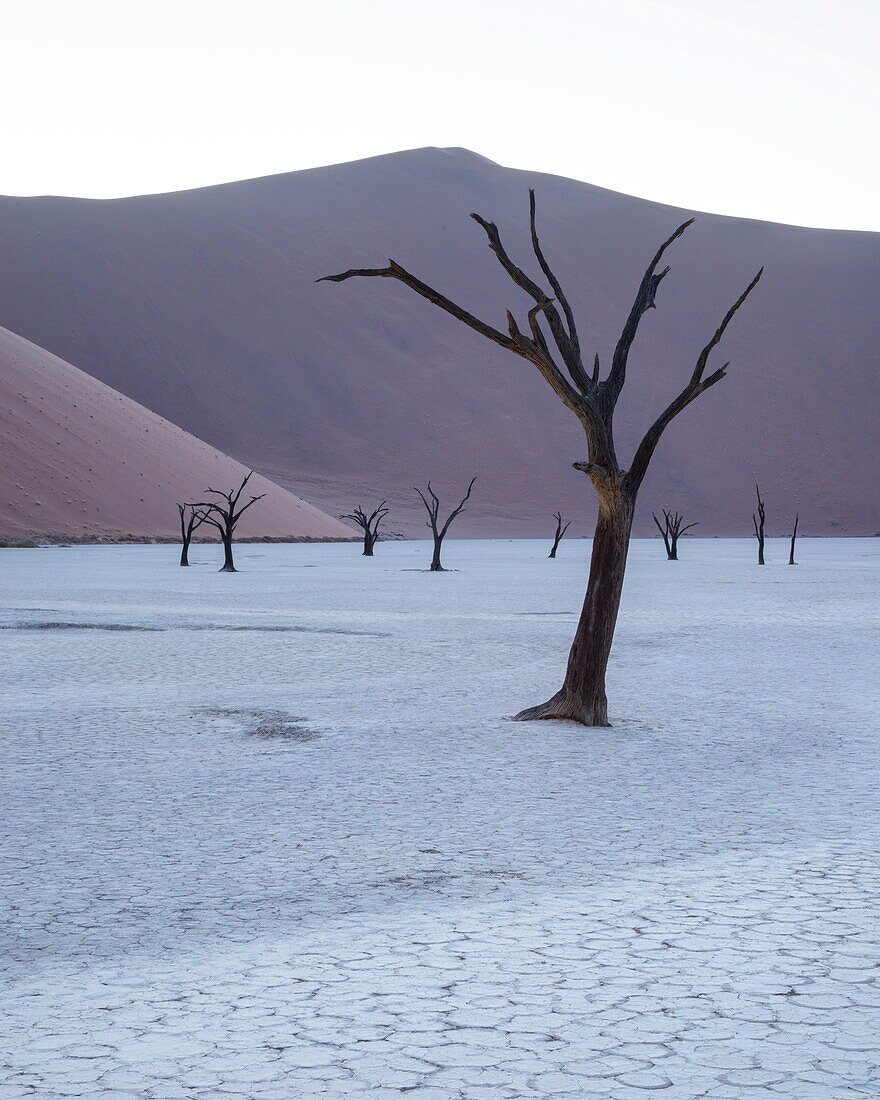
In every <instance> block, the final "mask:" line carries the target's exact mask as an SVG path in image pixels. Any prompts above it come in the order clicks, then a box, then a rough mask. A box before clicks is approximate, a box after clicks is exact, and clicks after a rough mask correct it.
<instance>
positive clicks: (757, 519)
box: [752, 485, 764, 565]
mask: <svg viewBox="0 0 880 1100" xmlns="http://www.w3.org/2000/svg"><path fill="white" fill-rule="evenodd" d="M755 495H756V496H757V498H758V513H757V515H756V514H755V513H754V512H752V523H753V525H754V528H755V538H756V539H757V540H758V565H763V564H764V501H763V500H762V499H761V490H760V489H759V488H758V486H757V485H756V486H755Z"/></svg>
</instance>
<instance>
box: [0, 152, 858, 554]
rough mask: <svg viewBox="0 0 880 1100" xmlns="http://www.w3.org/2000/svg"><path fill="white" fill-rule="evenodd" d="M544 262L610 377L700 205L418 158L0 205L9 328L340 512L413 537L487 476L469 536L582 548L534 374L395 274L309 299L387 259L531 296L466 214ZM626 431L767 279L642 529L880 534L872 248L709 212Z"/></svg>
mask: <svg viewBox="0 0 880 1100" xmlns="http://www.w3.org/2000/svg"><path fill="white" fill-rule="evenodd" d="M530 186H533V187H535V189H536V191H537V198H538V219H539V228H540V231H541V237H542V242H543V244H544V248H545V251H546V253H547V255H548V258H549V259H550V261H551V263H552V264H553V265H554V267H555V269H556V270H557V273H558V275H559V276H560V278H561V280H562V282H563V285H564V286H565V287H566V290H567V293H568V297H569V298H570V299H571V301H572V305H573V306H574V309H575V312H576V314H577V318H578V326H579V330H580V337H581V343H582V346H583V349H584V353H585V358H587V359H588V360H592V356H593V353H594V352H596V351H597V352H598V353H599V356H600V360H601V362H602V365H603V369H607V366H608V364H609V362H610V357H611V352H612V350H613V347H614V343H615V341H616V338H617V336H618V334H619V331H620V328H621V325H622V323H623V320H624V318H625V317H626V314H627V311H628V309H629V307H630V305H631V302H632V299H633V295H634V293H635V290H636V287H637V285H638V280H639V278H640V276H641V273H642V271H643V270H644V267H645V264H646V263H647V261H648V259H649V258H650V256H651V255H652V253H653V252H654V250H655V248H656V246H657V244H658V243H659V242H660V241H661V240H662V239H664V238H665V237H666V236H667V235H668V234H669V233H670V232H671V230H672V229H673V228H674V227H675V226H676V225H677V224H679V223H680V222H681V221H683V220H684V219H685V218H686V217H688V216H689V215H690V213H691V212H690V211H684V210H678V209H674V208H671V207H666V206H661V205H659V204H656V203H651V202H648V201H645V200H642V199H636V198H631V197H628V196H624V195H619V194H616V193H613V192H609V191H604V190H601V189H599V188H596V187H592V186H590V185H588V184H584V183H578V182H576V181H572V180H567V179H561V178H557V177H552V176H542V175H538V174H536V173H530V172H520V171H513V170H510V169H506V168H502V167H500V166H498V165H496V164H493V163H491V162H490V161H487V160H485V159H484V158H481V157H479V156H477V155H475V154H473V153H469V152H467V151H465V150H458V149H446V150H444V149H420V150H414V151H410V152H405V153H397V154H392V155H389V156H384V157H376V158H372V159H370V160H365V161H359V162H354V163H350V164H343V165H336V166H332V167H328V168H321V169H315V170H311V171H307V172H296V173H291V174H288V175H281V176H274V177H269V178H266V179H259V180H251V181H246V182H242V183H235V184H228V185H224V186H220V187H212V188H206V189H202V190H197V191H190V192H182V193H177V194H170V195H159V196H150V197H143V198H132V199H118V200H111V201H87V200H74V199H55V198H37V199H0V247H2V248H3V252H4V264H3V265H2V270H0V324H4V325H6V326H7V327H8V328H10V329H12V330H14V331H16V332H19V333H21V334H22V335H24V336H26V337H27V338H28V339H31V340H33V341H35V342H36V343H38V344H40V345H41V346H43V347H46V348H48V349H50V350H51V351H52V352H54V353H56V354H58V355H61V356H62V357H63V358H65V359H67V360H69V361H70V362H73V363H76V364H77V365H78V366H80V367H82V368H83V369H85V370H87V371H89V372H90V373H91V374H93V375H94V376H95V377H96V378H99V379H101V380H102V381H104V382H106V383H107V384H109V385H111V386H113V387H114V388H115V389H117V390H119V391H120V392H122V393H124V394H126V395H128V396H129V397H131V398H133V399H134V400H136V401H138V402H140V403H141V404H143V405H145V406H147V407H148V408H150V409H153V410H154V411H156V412H157V413H159V414H160V415H161V416H164V417H167V418H168V419H169V420H171V421H172V422H174V423H176V424H180V425H181V426H182V427H184V428H186V429H187V430H188V431H191V432H193V433H194V434H195V435H197V436H199V437H200V438H202V439H205V440H207V441H208V442H209V443H211V444H213V445H214V446H216V447H219V448H221V449H222V450H223V451H225V452H227V453H229V454H232V455H234V456H235V457H236V458H237V459H240V460H241V461H243V462H245V463H247V464H249V465H254V466H255V467H256V468H257V469H259V470H261V471H262V472H264V473H266V474H268V475H270V476H272V477H273V478H276V479H277V480H279V481H280V482H282V483H284V484H287V485H289V486H293V487H296V488H297V490H298V491H302V492H304V493H305V495H306V496H307V497H309V498H310V499H312V500H314V501H315V502H316V503H318V504H320V505H321V506H322V507H325V508H327V510H329V511H332V512H334V513H338V512H341V511H343V510H344V511H350V509H351V506H352V505H353V503H357V502H361V501H362V500H363V502H365V503H369V500H370V499H372V498H373V497H375V498H376V500H380V499H384V498H387V499H388V500H389V503H390V505H391V506H392V515H391V516H390V517H389V520H390V522H391V523H392V525H396V526H397V527H398V529H403V530H405V531H407V532H408V533H411V534H419V535H424V534H425V529H424V526H423V518H422V517H421V516H420V515H419V508H420V505H419V504H418V501H417V499H416V500H415V503H413V501H414V494H413V493H412V490H411V486H413V485H415V484H422V483H424V482H425V481H426V480H427V479H428V478H429V477H430V478H431V479H432V480H433V483H434V484H435V486H436V487H437V488H438V491H440V493H441V497H443V498H444V499H446V498H447V497H449V498H451V497H453V496H456V498H457V495H460V491H463V489H464V487H465V486H466V485H467V482H468V480H469V479H470V478H471V477H472V476H474V475H477V476H478V477H479V481H478V483H477V487H476V488H475V493H474V498H473V501H472V503H471V504H470V505H469V508H468V511H467V512H466V513H465V514H463V515H462V516H461V518H460V520H458V521H457V524H456V532H455V533H456V534H458V535H462V534H484V535H534V534H543V533H547V532H548V531H551V532H552V520H551V518H550V517H551V515H552V513H553V512H554V511H555V510H556V509H558V508H561V509H563V511H564V512H565V513H566V514H567V515H570V516H571V517H572V518H573V519H574V523H573V526H572V529H571V532H570V534H571V535H577V534H583V533H585V532H588V531H589V529H590V523H591V520H592V515H593V502H592V493H591V491H590V489H589V486H588V484H587V483H586V480H585V478H584V477H583V475H581V474H578V473H576V472H575V471H574V470H572V468H571V463H572V462H573V461H576V460H578V459H583V458H584V440H583V437H582V435H581V433H580V430H579V428H578V425H577V422H576V421H575V419H574V417H572V416H571V414H569V413H568V412H566V410H564V409H563V408H562V407H561V406H560V405H559V403H558V401H557V399H556V398H555V397H554V395H553V394H552V393H551V392H550V391H549V389H548V388H547V386H546V384H545V383H544V382H543V381H542V379H541V378H540V377H539V376H538V374H537V372H536V371H535V369H534V368H533V367H532V366H530V365H529V364H528V363H525V362H523V361H521V360H518V359H516V358H514V357H513V356H510V355H509V354H507V353H505V352H504V351H503V350H501V349H499V348H496V347H494V346H492V345H490V344H489V343H488V342H487V341H485V340H483V339H481V338H480V337H479V336H477V335H475V334H474V333H472V332H470V331H468V330H467V329H465V328H463V327H462V326H460V325H459V324H458V323H457V322H455V321H454V320H452V319H451V318H449V317H447V316H445V315H443V314H442V313H440V312H439V311H438V310H436V309H434V308H433V307H431V306H430V305H428V304H427V303H425V302H423V301H421V300H419V299H417V298H416V297H415V296H414V295H413V294H412V293H411V292H409V291H408V290H407V289H406V288H404V287H402V286H400V285H398V284H396V283H394V282H392V281H390V280H370V281H365V280H352V281H350V282H348V283H345V284H339V285H337V284H328V283H321V284H316V283H315V282H314V280H315V279H316V278H317V277H318V276H321V275H325V274H329V273H333V272H336V271H340V270H343V269H345V268H348V267H353V266H354V267H358V266H379V265H384V264H385V262H386V260H387V258H388V257H389V256H392V257H393V258H394V259H396V260H397V261H398V262H399V263H401V264H403V265H404V266H406V267H407V268H409V269H410V270H411V271H413V272H414V273H415V274H417V275H420V276H421V277H422V278H424V279H425V280H426V281H428V282H430V283H432V285H434V286H436V287H437V289H439V290H441V291H443V292H444V293H446V294H447V295H449V296H450V297H452V298H454V299H456V300H457V301H459V302H460V303H461V304H462V305H464V306H466V307H468V308H470V309H471V310H472V311H473V312H475V313H477V314H478V315H480V316H481V317H483V318H484V319H485V320H487V321H488V322H490V323H492V324H494V325H496V326H499V327H502V328H503V327H504V326H505V323H506V322H505V319H504V316H505V315H504V311H505V309H507V308H510V309H512V310H513V311H514V312H515V313H516V315H517V316H518V317H519V318H520V323H521V324H524V323H525V322H524V318H525V311H526V309H527V308H528V302H527V301H526V300H525V298H524V295H523V294H522V293H521V292H520V291H518V290H517V288H515V287H514V286H513V285H512V284H511V283H510V281H509V279H508V278H507V276H506V275H505V274H504V272H503V271H502V270H501V268H500V266H499V265H498V263H497V261H496V259H495V257H494V256H493V255H492V253H491V252H490V251H489V250H488V248H487V247H486V241H485V237H484V235H483V233H482V230H481V229H480V228H479V227H478V226H477V225H475V224H474V222H473V221H471V220H470V218H469V217H468V214H469V213H470V212H471V211H477V212H479V213H481V214H483V215H484V216H486V217H489V218H491V219H492V220H494V221H496V222H497V223H498V225H499V227H500V228H501V231H502V235H503V239H504V240H505V243H506V245H507V247H508V249H509V251H510V252H511V254H512V255H513V256H514V258H515V259H516V260H518V261H519V262H521V263H522V265H523V266H524V267H526V268H527V270H529V272H530V273H531V274H532V275H534V276H536V277H540V272H539V271H538V270H537V269H536V264H535V263H534V262H533V261H532V260H531V259H530V257H531V251H530V244H529V239H528V188H529V187H530ZM669 262H670V264H671V265H672V271H671V273H670V275H669V277H668V278H667V279H666V280H665V281H664V283H663V286H662V288H661V291H660V294H659V295H658V309H657V310H656V311H652V312H651V313H650V314H649V315H648V316H647V317H646V318H645V320H644V322H643V324H642V327H641V329H640V332H639V336H638V340H637V343H636V345H635V347H634V349H633V352H632V355H631V357H630V370H629V378H628V380H627V387H626V390H625V391H624V394H623V397H622V399H621V403H620V405H619V407H618V413H617V418H616V422H617V430H618V432H619V435H620V439H621V443H620V459H621V462H622V463H623V464H624V465H625V464H626V463H627V461H628V458H629V456H630V455H631V453H632V449H633V446H634V443H635V441H636V440H637V438H638V436H639V435H640V434H641V432H642V431H643V430H644V429H645V427H646V426H647V425H648V424H649V423H650V422H651V421H652V420H653V419H654V417H655V416H656V415H657V413H658V412H659V411H660V409H661V408H662V407H663V406H664V405H665V404H666V403H667V402H668V400H670V399H671V397H672V396H674V395H675V394H676V393H677V392H678V391H679V390H680V388H681V386H682V385H683V384H684V381H685V380H686V378H687V377H688V376H689V374H690V372H691V370H692V367H693V363H694V358H695V356H696V355H697V353H698V351H699V349H700V348H701V347H702V345H703V344H704V343H705V341H706V339H707V338H708V337H709V335H711V333H712V332H713V331H714V329H715V327H716V325H717V323H718V321H719V320H720V318H721V317H722V316H723V314H724V312H725V310H726V309H727V307H728V306H729V305H730V303H731V302H732V301H733V300H734V298H735V297H736V296H737V294H738V293H739V292H740V291H741V290H742V288H743V287H744V286H745V285H746V283H747V282H748V281H749V279H750V278H751V276H752V275H753V274H754V272H755V270H756V269H757V268H758V267H759V266H760V265H761V264H764V265H765V266H766V273H765V276H764V279H763V280H762V282H761V284H760V287H759V288H758V290H757V291H756V292H755V294H754V295H753V296H752V298H751V299H750V300H749V302H748V303H747V306H746V307H744V309H743V310H742V311H741V313H740V314H739V315H738V316H737V318H736V319H735V322H734V324H733V325H732V326H731V328H730V330H729V331H728V333H727V335H726V336H725V339H724V342H723V346H722V347H720V348H718V349H717V351H716V353H715V357H716V358H715V360H714V361H716V365H718V366H720V365H721V364H722V363H723V362H725V361H727V360H730V361H731V368H730V371H729V374H728V377H727V378H726V379H725V380H724V381H723V383H721V384H720V385H719V386H717V387H715V388H714V389H713V390H712V391H711V392H710V393H708V394H706V396H705V397H703V398H701V399H700V401H699V402H697V403H696V404H695V405H693V406H692V407H691V408H690V409H688V410H687V411H686V412H685V413H684V414H683V415H682V416H681V417H680V418H679V419H678V420H677V421H676V422H675V423H674V424H673V425H672V427H671V428H670V429H669V431H668V432H667V434H666V437H665V438H664V440H663V441H662V443H661V445H660V448H659V449H658V452H657V455H656V457H655V460H654V463H653V467H652V469H651V471H650V473H649V475H648V478H647V480H646V482H645V484H644V486H643V489H642V494H641V500H640V509H639V512H638V514H637V518H636V525H635V533H636V534H641V535H647V534H650V533H651V532H652V530H653V527H652V524H651V518H650V513H651V510H652V509H653V510H658V509H659V508H660V507H661V506H662V507H671V508H677V509H679V510H681V511H683V512H685V513H686V514H687V515H688V518H689V519H690V518H693V519H698V520H699V522H700V527H699V529H698V533H699V534H701V535H708V534H748V533H749V530H750V523H751V518H750V517H751V511H752V499H753V493H754V483H755V481H756V480H759V481H760V482H761V485H762V488H763V489H764V491H765V496H766V498H767V502H768V531H772V532H773V533H774V534H775V533H783V532H784V530H785V529H787V526H788V525H789V523H790V521H791V519H792V518H793V516H794V512H795V511H799V512H800V515H801V524H802V529H803V531H804V533H805V534H832V533H834V534H854V533H868V534H871V533H873V532H874V531H875V530H876V529H877V527H878V518H877V517H878V515H880V487H878V482H880V479H878V478H877V477H876V474H875V471H876V469H877V466H878V459H880V434H878V427H877V424H878V417H877V415H876V406H877V387H878V383H877V378H878V374H877V346H878V336H880V332H878V327H880V326H878V321H877V313H878V311H877V309H876V288H877V285H878V278H880V260H878V237H877V235H876V234H868V233H853V232H842V231H829V230H814V229H803V228H796V227H791V226H783V225H775V224H771V223H763V222H755V221H746V220H741V219H736V218H726V217H719V216H713V215H708V214H707V215H699V216H698V220H697V222H696V224H695V225H694V226H692V227H691V229H689V230H688V232H687V233H686V234H685V235H684V237H683V238H682V239H681V240H680V241H679V242H677V243H676V245H675V246H674V248H673V249H672V250H671V252H670V254H669Z"/></svg>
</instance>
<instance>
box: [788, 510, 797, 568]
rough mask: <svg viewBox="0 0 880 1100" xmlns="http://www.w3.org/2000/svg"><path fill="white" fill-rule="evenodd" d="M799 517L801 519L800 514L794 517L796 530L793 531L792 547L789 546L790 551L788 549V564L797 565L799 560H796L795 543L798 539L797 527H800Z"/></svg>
mask: <svg viewBox="0 0 880 1100" xmlns="http://www.w3.org/2000/svg"><path fill="white" fill-rule="evenodd" d="M799 519H800V517H799V516H795V517H794V530H793V531H792V533H791V547H790V548H789V551H788V564H789V565H797V562H796V561H795V560H794V544H795V542H796V541H797V529H798V520H799Z"/></svg>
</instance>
